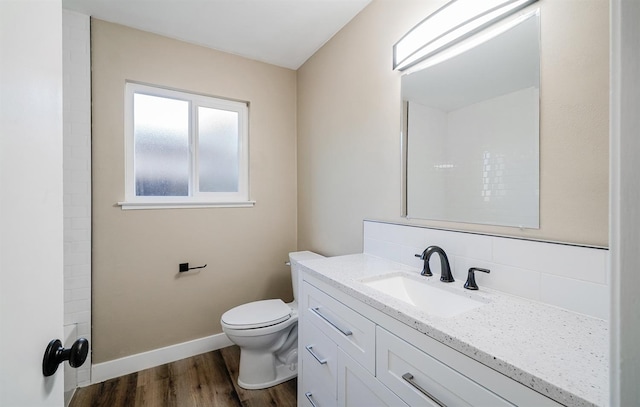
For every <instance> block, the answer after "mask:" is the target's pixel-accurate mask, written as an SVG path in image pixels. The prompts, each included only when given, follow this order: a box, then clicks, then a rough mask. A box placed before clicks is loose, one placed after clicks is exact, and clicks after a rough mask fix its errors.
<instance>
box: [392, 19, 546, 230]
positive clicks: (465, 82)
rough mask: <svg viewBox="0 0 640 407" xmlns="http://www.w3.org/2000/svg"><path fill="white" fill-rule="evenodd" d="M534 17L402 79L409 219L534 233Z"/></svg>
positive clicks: (536, 31) (536, 201)
mask: <svg viewBox="0 0 640 407" xmlns="http://www.w3.org/2000/svg"><path fill="white" fill-rule="evenodd" d="M539 38H540V35H539V15H538V13H537V12H536V13H532V14H531V15H528V16H526V17H525V18H522V19H521V21H519V22H518V23H517V24H514V25H513V26H511V27H510V28H508V29H506V30H504V31H503V32H501V33H499V34H497V35H495V36H493V37H491V38H490V39H488V40H487V41H485V42H482V43H479V44H478V45H476V46H474V47H472V48H470V49H467V50H466V51H464V52H461V53H459V54H457V55H455V56H452V57H450V58H448V59H446V60H444V61H442V62H439V63H437V64H433V65H431V66H428V67H426V68H423V69H420V70H417V71H414V72H412V73H409V74H405V75H403V76H402V99H403V105H404V107H405V111H404V113H405V114H404V117H405V123H404V136H405V137H406V139H405V142H406V151H405V165H406V166H405V177H406V180H405V182H406V184H405V193H406V196H405V204H406V208H405V209H406V216H407V217H408V218H419V219H431V220H444V221H454V222H467V223H480V224H490V225H501V226H515V227H526V228H538V227H539V89H540V58H539V50H540V45H539Z"/></svg>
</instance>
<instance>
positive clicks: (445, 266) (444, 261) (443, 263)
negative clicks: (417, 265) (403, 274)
mask: <svg viewBox="0 0 640 407" xmlns="http://www.w3.org/2000/svg"><path fill="white" fill-rule="evenodd" d="M433 253H438V256H440V267H441V269H442V272H441V274H440V281H444V282H445V283H452V282H454V281H455V280H454V279H453V274H451V267H450V266H449V259H448V258H447V254H446V253H445V252H444V250H442V248H440V247H438V246H429V247H427V248H426V249H424V251H423V252H422V254H416V257H420V260H424V267H423V268H422V272H421V273H420V274H421V275H423V276H432V275H433V273H432V272H431V268H430V267H429V259H430V258H431V255H432V254H433Z"/></svg>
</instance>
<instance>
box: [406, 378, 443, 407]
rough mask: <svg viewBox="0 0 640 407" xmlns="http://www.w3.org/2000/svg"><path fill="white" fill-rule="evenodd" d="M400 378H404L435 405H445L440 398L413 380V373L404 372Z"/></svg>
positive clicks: (441, 406)
mask: <svg viewBox="0 0 640 407" xmlns="http://www.w3.org/2000/svg"><path fill="white" fill-rule="evenodd" d="M402 378H403V379H404V380H406V381H407V382H408V383H409V384H410V385H412V386H413V387H415V389H416V390H418V391H419V392H420V393H422V394H424V395H425V396H427V397H428V398H429V399H430V400H431V401H433V402H434V403H436V404H437V405H439V406H440V407H447V406H446V405H445V404H444V403H443V402H441V401H440V400H438V399H437V398H436V397H435V396H434V395H432V394H431V393H429V392H428V391H426V390H425V389H423V388H422V386H420V385H419V384H418V383H416V382H414V381H413V375H412V374H411V373H405V374H403V375H402Z"/></svg>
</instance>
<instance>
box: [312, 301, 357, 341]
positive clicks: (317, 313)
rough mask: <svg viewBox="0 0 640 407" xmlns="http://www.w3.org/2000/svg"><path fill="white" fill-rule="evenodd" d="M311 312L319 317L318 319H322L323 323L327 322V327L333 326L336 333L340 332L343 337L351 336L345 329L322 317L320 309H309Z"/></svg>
mask: <svg viewBox="0 0 640 407" xmlns="http://www.w3.org/2000/svg"><path fill="white" fill-rule="evenodd" d="M309 309H310V310H311V311H313V313H314V314H316V315H317V316H319V317H320V318H322V319H324V320H325V321H327V322H328V323H329V325H331V326H333V327H334V328H335V329H337V330H338V331H340V332H341V333H342V335H344V336H350V335H352V334H353V332H351V331H350V330H349V329H346V328H341V327H340V326H339V325H338V324H337V323H335V322H333V321H332V320H330V319H329V318H328V317H327V316H326V315H323V314H322V313H321V312H320V308H318V307H315V308H309Z"/></svg>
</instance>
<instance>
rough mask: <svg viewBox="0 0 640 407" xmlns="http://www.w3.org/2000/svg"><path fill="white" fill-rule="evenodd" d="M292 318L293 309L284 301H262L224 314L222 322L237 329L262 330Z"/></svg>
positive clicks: (244, 305) (238, 307) (241, 306)
mask: <svg viewBox="0 0 640 407" xmlns="http://www.w3.org/2000/svg"><path fill="white" fill-rule="evenodd" d="M289 318H291V308H290V307H289V306H288V305H287V304H285V303H284V302H283V301H282V300H262V301H254V302H250V303H247V304H243V305H239V306H237V307H235V308H232V309H230V310H229V311H227V312H225V313H224V314H222V318H221V319H222V322H224V323H225V324H227V325H234V326H235V327H236V328H237V329H250V328H261V327H264V326H270V325H275V324H278V323H280V322H282V321H286V320H287V319H289Z"/></svg>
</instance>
